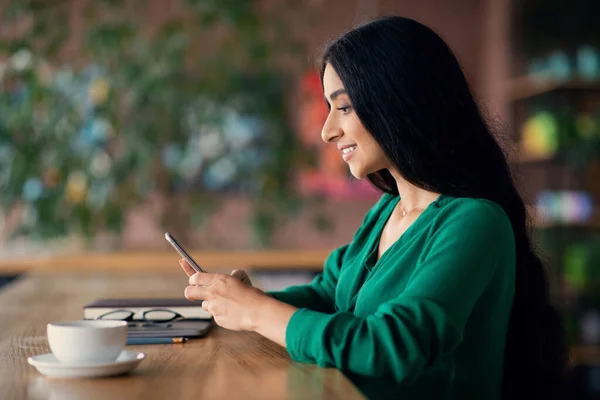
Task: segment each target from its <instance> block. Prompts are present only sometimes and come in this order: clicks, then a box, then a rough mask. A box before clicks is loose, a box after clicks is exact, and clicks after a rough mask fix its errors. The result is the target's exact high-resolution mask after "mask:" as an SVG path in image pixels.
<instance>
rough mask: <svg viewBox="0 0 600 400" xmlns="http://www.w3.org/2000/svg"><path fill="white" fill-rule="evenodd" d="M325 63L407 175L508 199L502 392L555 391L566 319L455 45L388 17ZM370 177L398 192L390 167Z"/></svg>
mask: <svg viewBox="0 0 600 400" xmlns="http://www.w3.org/2000/svg"><path fill="white" fill-rule="evenodd" d="M327 64H330V65H331V66H332V67H333V68H334V69H335V71H336V72H337V73H338V75H339V77H340V78H341V80H342V82H343V84H344V87H345V89H346V91H347V92H348V95H349V97H350V100H351V102H352V106H353V108H354V110H355V112H356V113H357V115H358V117H359V118H360V120H361V122H362V123H363V125H364V126H365V128H366V129H367V130H368V131H369V132H370V134H371V135H372V136H373V137H374V138H375V140H376V141H377V142H378V143H379V145H380V146H381V148H382V149H383V151H384V152H385V153H386V154H387V155H388V157H389V159H390V160H391V162H392V163H393V165H394V167H396V168H397V169H398V171H399V172H400V173H401V175H402V176H403V177H404V178H405V179H406V180H407V181H408V182H410V183H411V184H413V185H415V186H417V187H420V188H422V189H425V190H428V191H433V192H437V193H443V194H446V195H450V196H455V197H472V198H484V199H488V200H491V201H493V202H495V203H497V204H498V205H500V206H501V207H502V208H503V209H504V211H505V212H506V214H507V215H508V218H509V219H510V222H511V224H512V229H513V232H514V237H515V245H516V257H517V259H516V265H517V266H516V282H515V294H514V299H513V306H512V309H511V315H510V322H509V327H508V333H507V338H506V340H507V342H506V351H505V362H504V379H503V388H502V398H504V399H520V398H527V399H552V398H555V397H556V396H558V395H559V393H560V392H561V390H562V384H563V383H564V377H565V373H566V368H567V364H568V347H567V345H566V339H565V333H564V328H563V323H562V319H561V317H560V314H559V313H558V312H557V310H556V309H555V308H554V307H553V306H552V304H551V301H550V295H549V284H548V279H547V276H546V272H545V269H544V266H543V264H542V262H541V261H540V258H539V257H538V256H537V255H536V254H535V252H534V250H533V248H532V244H531V242H530V238H529V231H528V223H527V221H528V216H527V212H526V208H525V205H524V203H523V200H522V198H521V196H520V195H519V193H518V191H517V188H516V186H515V183H514V180H513V176H512V173H511V169H510V167H509V165H508V162H507V159H506V155H505V154H504V152H503V150H502V147H501V146H500V144H499V143H498V141H497V139H496V138H495V137H494V134H493V133H492V129H491V128H490V126H489V125H488V123H487V122H486V119H485V118H484V116H483V115H482V112H481V110H480V109H479V107H478V105H477V103H476V101H475V99H474V96H473V94H472V93H471V91H470V89H469V85H468V83H467V80H466V78H465V76H464V74H463V71H462V69H461V66H460V65H459V62H458V61H457V59H456V57H455V56H454V54H453V53H452V50H451V49H450V48H449V46H448V45H447V44H446V43H445V42H444V40H443V39H441V38H440V37H439V36H438V35H437V34H436V33H435V32H434V31H433V30H431V29H429V28H428V27H426V26H424V25H422V24H420V23H418V22H416V21H414V20H411V19H408V18H403V17H382V18H378V19H375V20H373V21H369V22H368V23H365V24H362V25H360V26H358V27H356V28H354V29H352V30H351V31H349V32H347V33H345V34H343V35H342V36H341V37H340V38H338V39H337V40H335V41H334V42H333V43H331V44H330V45H329V46H328V47H327V48H326V49H325V51H324V54H323V56H322V59H321V65H320V69H321V82H322V80H323V73H324V70H325V66H326V65H327ZM368 179H369V180H370V181H371V183H372V184H373V185H374V186H375V187H377V188H378V189H380V190H381V191H383V192H387V193H393V194H397V193H398V189H397V187H396V182H395V180H394V178H393V177H392V175H391V174H390V172H389V171H388V170H381V171H378V172H375V173H372V174H370V175H369V176H368Z"/></svg>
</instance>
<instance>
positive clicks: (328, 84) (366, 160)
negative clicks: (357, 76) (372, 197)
mask: <svg viewBox="0 0 600 400" xmlns="http://www.w3.org/2000/svg"><path fill="white" fill-rule="evenodd" d="M323 91H324V93H325V100H326V101H327V103H328V104H329V106H330V110H329V114H328V116H327V120H326V121H325V125H323V130H322V131H321V137H322V138H323V141H324V142H326V143H332V144H336V145H337V147H338V149H339V150H340V157H342V159H343V160H344V161H346V162H347V163H348V166H349V167H350V172H351V173H352V175H354V176H355V177H356V178H358V179H362V178H365V177H366V176H367V175H368V174H371V173H373V172H377V171H379V170H381V169H384V168H387V167H388V165H389V162H388V161H387V157H386V155H385V153H384V152H383V150H382V149H381V147H380V146H379V144H378V143H377V142H376V141H375V139H373V136H371V134H370V133H369V132H368V131H367V130H366V129H365V127H364V126H363V124H362V122H360V119H359V118H358V115H356V112H354V109H353V108H352V104H351V103H350V97H349V96H348V94H347V93H346V89H345V88H344V85H343V84H342V81H341V79H340V77H339V76H338V74H337V72H336V71H335V70H334V69H333V67H332V66H331V65H330V64H327V65H326V67H325V72H324V74H323Z"/></svg>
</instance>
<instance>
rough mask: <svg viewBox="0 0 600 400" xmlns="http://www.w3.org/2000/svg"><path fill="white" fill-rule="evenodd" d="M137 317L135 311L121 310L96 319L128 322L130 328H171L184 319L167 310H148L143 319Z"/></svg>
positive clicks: (143, 314)
mask: <svg viewBox="0 0 600 400" xmlns="http://www.w3.org/2000/svg"><path fill="white" fill-rule="evenodd" d="M135 315H136V312H135V311H131V310H125V309H121V310H112V311H109V312H107V313H104V314H102V315H99V316H98V317H96V319H109V320H118V321H127V323H128V325H129V326H152V325H161V326H165V325H166V326H171V324H170V323H171V322H173V321H176V320H179V319H183V315H181V314H179V313H177V312H175V311H173V310H169V309H166V308H156V309H152V310H146V311H144V312H143V313H142V316H141V317H142V318H141V319H135V318H134V317H135Z"/></svg>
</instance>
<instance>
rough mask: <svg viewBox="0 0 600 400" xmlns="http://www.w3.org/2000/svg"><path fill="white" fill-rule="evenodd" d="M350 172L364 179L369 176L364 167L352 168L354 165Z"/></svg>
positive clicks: (357, 177)
mask: <svg viewBox="0 0 600 400" xmlns="http://www.w3.org/2000/svg"><path fill="white" fill-rule="evenodd" d="M350 173H351V174H352V176H353V177H355V178H356V179H364V178H366V177H367V175H369V173H368V172H366V171H365V170H363V169H362V168H352V167H350Z"/></svg>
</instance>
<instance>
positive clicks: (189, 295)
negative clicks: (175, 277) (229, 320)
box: [183, 286, 214, 301]
mask: <svg viewBox="0 0 600 400" xmlns="http://www.w3.org/2000/svg"><path fill="white" fill-rule="evenodd" d="M183 295H184V296H185V298H186V299H188V300H191V301H194V300H212V299H213V298H214V296H213V294H212V292H211V290H210V289H209V288H206V287H203V286H187V287H186V288H185V291H184V292H183Z"/></svg>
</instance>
